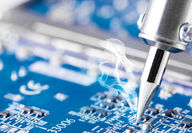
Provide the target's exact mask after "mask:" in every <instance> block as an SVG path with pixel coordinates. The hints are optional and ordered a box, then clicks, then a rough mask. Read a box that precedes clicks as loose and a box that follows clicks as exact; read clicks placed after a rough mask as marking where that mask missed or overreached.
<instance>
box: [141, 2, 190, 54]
mask: <svg viewBox="0 0 192 133" xmlns="http://www.w3.org/2000/svg"><path fill="white" fill-rule="evenodd" d="M191 12H192V1H191V0H151V1H150V5H149V8H148V10H147V12H146V15H145V18H144V22H143V25H142V28H141V33H140V34H139V36H140V37H142V38H144V39H145V41H146V42H147V43H148V44H150V45H157V44H156V43H154V42H161V43H160V45H157V47H159V48H161V49H165V50H169V51H171V52H179V51H183V50H185V49H186V46H187V45H188V44H187V43H185V42H183V41H182V40H180V37H179V32H180V28H181V26H182V25H183V24H185V23H192V13H191Z"/></svg>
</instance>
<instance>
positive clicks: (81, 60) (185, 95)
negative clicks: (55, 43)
mask: <svg viewBox="0 0 192 133" xmlns="http://www.w3.org/2000/svg"><path fill="white" fill-rule="evenodd" d="M10 46H11V47H7V49H6V50H3V52H2V53H1V55H0V70H1V71H0V81H1V82H0V89H1V90H0V101H1V106H0V132H17V133H26V132H31V133H37V132H38V133H41V132H42V133H44V132H53V133H57V132H66V133H74V132H76V133H79V132H83V133H93V132H95V133H102V132H105V133H122V132H124V133H128V132H130V133H132V132H152V133H155V132H169V133H173V132H175V133H176V132H182V133H184V132H185V133H190V132H192V112H191V108H192V83H191V81H182V80H181V79H179V80H177V79H176V78H174V79H171V80H168V79H169V78H167V79H164V81H163V84H162V87H161V89H159V91H158V93H157V95H156V96H155V98H154V99H153V102H152V104H151V105H150V108H149V109H148V110H147V111H146V113H145V115H144V116H143V118H142V121H141V123H140V124H139V125H136V124H135V123H134V122H135V110H133V109H131V108H130V105H129V103H128V102H127V100H126V99H125V98H124V97H123V95H121V94H119V93H115V92H113V91H111V90H110V89H108V88H105V87H104V86H102V85H101V84H100V83H99V81H98V78H99V74H97V73H94V72H95V71H96V69H94V70H92V69H90V67H86V66H89V65H90V64H89V63H90V62H92V63H94V62H97V63H96V64H98V62H99V61H98V60H96V59H94V58H93V59H91V60H90V57H88V56H86V55H78V54H75V53H74V52H72V51H68V50H58V49H56V48H53V47H51V46H49V45H39V44H38V43H35V42H31V41H28V40H27V39H24V38H20V39H19V40H18V41H17V42H16V43H15V44H11V45H10ZM21 51H22V52H21ZM55 55H58V56H56V57H57V58H56V57H55V58H53V57H54V56H55ZM59 55H62V57H64V60H63V62H62V63H60V64H59V65H58V64H57V63H58V59H60V58H59V57H60V56H59ZM50 58H51V60H50ZM81 64H87V65H82V66H83V67H82V66H81ZM88 64H89V65H88ZM91 68H92V67H91ZM135 75H137V76H138V74H135ZM130 89H134V90H135V91H136V92H137V93H138V86H136V87H135V88H130Z"/></svg>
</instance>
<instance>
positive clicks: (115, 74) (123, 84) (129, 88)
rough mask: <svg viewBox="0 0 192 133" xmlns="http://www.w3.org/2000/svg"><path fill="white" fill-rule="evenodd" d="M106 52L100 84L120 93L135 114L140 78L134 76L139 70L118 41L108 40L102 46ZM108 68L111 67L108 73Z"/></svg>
mask: <svg viewBox="0 0 192 133" xmlns="http://www.w3.org/2000/svg"><path fill="white" fill-rule="evenodd" d="M102 45H103V46H104V48H105V52H106V53H107V54H108V58H107V59H106V61H104V62H102V63H100V65H99V70H100V71H101V75H100V76H99V83H100V84H101V85H102V86H104V87H106V88H108V89H110V90H111V91H113V92H115V93H120V94H121V95H122V96H123V97H124V98H125V99H126V100H127V102H128V104H129V106H130V108H131V110H132V111H133V112H135V111H136V109H137V101H138V97H137V93H136V91H135V89H136V88H137V87H138V78H137V77H136V76H135V75H134V74H133V72H134V71H135V70H138V68H137V67H136V65H134V64H133V63H132V62H131V61H130V60H129V59H128V58H127V57H126V48H125V46H124V44H123V43H122V42H121V41H119V40H117V39H108V40H107V41H105V42H103V44H102ZM106 66H108V67H111V68H112V69H110V71H106V70H105V68H106Z"/></svg>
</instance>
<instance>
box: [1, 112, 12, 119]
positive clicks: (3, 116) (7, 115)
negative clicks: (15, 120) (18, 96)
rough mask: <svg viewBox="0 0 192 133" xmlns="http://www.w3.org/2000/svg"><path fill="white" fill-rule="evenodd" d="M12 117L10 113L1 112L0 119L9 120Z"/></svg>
mask: <svg viewBox="0 0 192 133" xmlns="http://www.w3.org/2000/svg"><path fill="white" fill-rule="evenodd" d="M9 116H10V113H8V112H5V111H0V117H1V118H7V117H9Z"/></svg>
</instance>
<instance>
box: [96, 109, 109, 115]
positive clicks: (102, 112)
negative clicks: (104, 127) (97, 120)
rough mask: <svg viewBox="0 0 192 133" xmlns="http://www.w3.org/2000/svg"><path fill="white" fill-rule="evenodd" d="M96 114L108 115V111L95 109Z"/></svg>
mask: <svg viewBox="0 0 192 133" xmlns="http://www.w3.org/2000/svg"><path fill="white" fill-rule="evenodd" d="M95 113H96V114H97V115H98V116H102V117H105V116H107V115H108V112H107V111H105V110H102V109H97V110H96V112H95Z"/></svg>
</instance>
